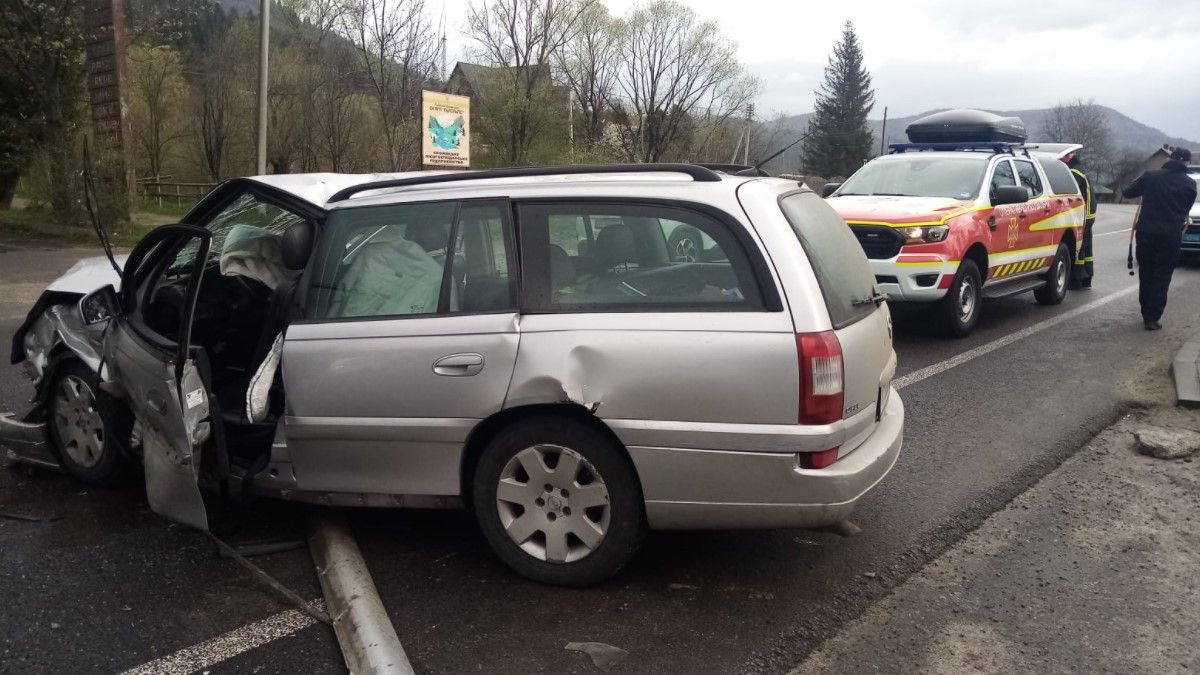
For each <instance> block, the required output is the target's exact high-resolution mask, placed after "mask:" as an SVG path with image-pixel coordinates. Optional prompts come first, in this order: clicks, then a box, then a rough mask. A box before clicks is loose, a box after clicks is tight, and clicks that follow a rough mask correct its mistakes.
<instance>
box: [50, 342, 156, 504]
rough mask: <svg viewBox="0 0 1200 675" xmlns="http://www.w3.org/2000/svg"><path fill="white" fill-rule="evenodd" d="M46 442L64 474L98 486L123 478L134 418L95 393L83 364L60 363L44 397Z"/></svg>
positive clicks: (90, 374) (96, 384)
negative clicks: (46, 429)
mask: <svg viewBox="0 0 1200 675" xmlns="http://www.w3.org/2000/svg"><path fill="white" fill-rule="evenodd" d="M46 426H47V428H48V429H49V436H50V446H51V449H52V450H53V451H54V453H55V455H57V457H58V460H59V462H60V463H61V464H62V466H63V468H64V469H66V471H67V473H69V474H71V475H72V476H74V477H75V478H77V479H78V480H80V481H81V482H83V483H85V484H87V485H92V486H97V487H115V486H119V485H123V484H125V483H126V482H127V480H128V478H129V476H130V474H131V473H132V469H133V466H134V463H133V461H132V460H131V459H130V457H129V456H128V454H127V452H126V450H125V444H126V443H127V442H128V439H129V434H130V431H131V430H132V428H133V416H132V415H131V414H130V413H129V411H128V410H127V409H125V408H124V406H122V405H121V403H120V402H118V401H114V400H112V399H110V398H108V397H106V396H105V395H104V394H102V393H101V392H100V387H99V382H98V379H97V377H96V374H95V373H93V372H92V371H91V369H90V368H88V367H87V366H86V365H84V363H83V362H81V361H79V360H76V359H71V360H69V361H65V362H63V363H61V364H59V366H58V368H57V369H56V370H55V373H54V379H53V382H52V383H51V385H50V389H49V391H48V393H47V397H46Z"/></svg>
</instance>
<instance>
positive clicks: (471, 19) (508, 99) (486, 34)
mask: <svg viewBox="0 0 1200 675" xmlns="http://www.w3.org/2000/svg"><path fill="white" fill-rule="evenodd" d="M594 4H596V0H487V1H485V2H480V3H478V4H476V3H474V2H473V3H472V4H471V5H470V7H469V9H468V10H467V35H468V37H470V38H471V39H472V40H473V41H474V42H475V43H476V46H477V55H478V56H479V57H480V58H482V59H483V60H484V61H486V62H487V64H488V65H491V66H498V67H500V68H501V70H500V71H499V72H498V74H497V76H496V79H497V81H496V82H494V83H492V86H491V87H489V91H486V92H482V95H481V96H479V99H480V100H479V105H478V106H477V109H481V110H480V112H481V113H482V115H481V117H482V118H484V120H483V121H484V123H483V124H480V123H479V122H476V123H475V125H474V126H475V129H476V130H478V131H479V132H480V134H481V135H483V136H484V140H485V141H486V142H487V143H488V145H490V146H491V147H492V148H494V149H495V150H496V151H497V153H498V159H499V160H500V161H501V162H503V163H505V164H508V165H520V164H525V163H527V162H528V159H529V152H530V148H531V146H532V145H533V141H534V139H535V137H536V136H537V134H538V133H539V132H540V131H542V130H543V129H544V128H545V127H546V126H547V125H548V124H549V123H551V122H552V121H553V120H554V118H555V117H559V118H561V117H562V113H561V111H560V112H558V113H555V112H554V111H553V110H547V105H548V104H550V103H551V102H552V101H553V100H554V92H553V89H552V85H553V82H552V76H551V72H550V66H551V63H552V60H553V59H554V57H555V55H556V54H557V53H558V51H559V50H560V49H562V47H563V45H565V44H566V43H567V42H569V41H570V40H571V39H572V38H573V37H574V36H575V34H576V32H577V31H578V30H579V25H580V19H581V17H582V16H583V14H584V13H585V12H587V11H588V10H590V9H591V7H592V6H593V5H594ZM476 93H477V95H478V94H480V92H476ZM562 103H563V108H562V110H565V109H566V105H567V103H568V102H567V101H565V100H564V101H563V102H562Z"/></svg>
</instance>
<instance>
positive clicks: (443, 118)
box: [421, 91, 471, 169]
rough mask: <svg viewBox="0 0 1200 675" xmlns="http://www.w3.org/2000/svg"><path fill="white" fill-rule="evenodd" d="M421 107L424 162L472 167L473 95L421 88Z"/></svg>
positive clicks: (429, 166) (461, 167)
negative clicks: (471, 96) (445, 92)
mask: <svg viewBox="0 0 1200 675" xmlns="http://www.w3.org/2000/svg"><path fill="white" fill-rule="evenodd" d="M421 111H422V114H421V132H422V134H423V136H424V138H423V140H422V141H421V163H422V164H424V165H425V166H426V167H428V168H438V169H467V168H470V166H471V133H470V131H471V129H470V122H471V99H470V98H469V97H467V96H455V95H454V94H443V93H441V92H437V91H422V92H421Z"/></svg>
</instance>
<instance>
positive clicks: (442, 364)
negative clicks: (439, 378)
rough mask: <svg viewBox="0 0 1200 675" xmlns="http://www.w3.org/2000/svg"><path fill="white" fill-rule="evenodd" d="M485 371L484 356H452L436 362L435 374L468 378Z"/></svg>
mask: <svg viewBox="0 0 1200 675" xmlns="http://www.w3.org/2000/svg"><path fill="white" fill-rule="evenodd" d="M481 370H483V355H482V354H451V355H450V356H443V357H442V358H440V359H438V360H437V361H434V363H433V372H435V373H437V374H438V375H445V376H447V377H467V376H469V375H476V374H478V373H479V371H481Z"/></svg>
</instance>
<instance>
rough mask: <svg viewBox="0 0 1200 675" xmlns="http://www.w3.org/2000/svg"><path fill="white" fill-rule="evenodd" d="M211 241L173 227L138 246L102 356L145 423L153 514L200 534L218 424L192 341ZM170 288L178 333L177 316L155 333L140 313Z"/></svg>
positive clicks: (204, 234) (200, 231)
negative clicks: (205, 469) (203, 480)
mask: <svg viewBox="0 0 1200 675" xmlns="http://www.w3.org/2000/svg"><path fill="white" fill-rule="evenodd" d="M211 240H212V235H211V233H210V232H209V231H208V230H206V229H204V228H198V227H192V226H188V225H168V226H164V227H160V228H158V229H156V230H154V231H153V232H151V233H150V234H149V235H147V236H146V238H145V239H143V240H142V242H141V243H140V244H138V246H137V248H135V249H134V250H133V252H132V253H131V254H130V256H129V260H128V262H127V263H126V265H125V270H124V273H123V274H122V278H121V294H120V298H121V310H122V311H121V313H120V315H119V316H117V317H116V318H114V319H113V322H112V325H111V326H110V327H109V335H108V337H107V339H106V340H105V349H104V351H105V360H106V363H107V367H108V373H107V377H105V380H106V381H107V382H109V383H110V385H109V386H111V388H112V389H113V390H114V393H116V394H117V395H119V396H122V397H123V398H124V399H125V400H126V401H127V402H128V404H129V407H130V408H131V409H132V410H133V412H134V414H135V415H136V416H137V419H138V420H139V421H140V422H141V429H142V433H141V436H142V457H143V463H144V465H145V474H146V495H147V498H148V499H149V502H150V508H151V510H153V511H154V512H155V513H158V514H161V515H163V516H166V517H168V518H170V519H172V520H175V521H178V522H180V523H183V524H185V525H190V526H192V527H196V528H199V529H202V530H207V529H208V526H209V522H208V514H207V511H206V509H205V505H204V500H203V498H202V497H201V495H200V486H199V482H200V473H201V467H202V462H201V459H202V455H201V451H202V449H203V448H204V447H205V446H206V445H207V444H208V443H209V440H210V438H211V437H212V435H213V420H212V419H211V416H210V407H209V399H210V396H209V391H208V390H207V387H206V385H205V382H204V376H203V368H204V367H205V366H204V365H203V364H204V354H203V352H202V350H198V349H194V348H192V347H191V346H190V345H189V339H190V336H191V328H192V317H193V313H194V309H195V306H196V297H197V295H198V293H199V289H200V281H201V276H202V275H203V273H204V268H205V264H206V261H207V259H208V251H209V246H210V244H211ZM167 287H170V288H171V290H172V291H173V292H175V294H174V296H173V302H172V303H171V304H170V307H171V310H172V311H175V310H177V312H178V326H177V327H174V326H170V324H172V323H174V315H171V316H172V318H171V319H168V320H165V321H164V319H163V318H162V316H161V314H162V312H161V311H158V310H156V311H157V313H158V314H159V316H158V317H157V318H156V320H155V322H154V323H155V327H154V328H152V327H151V326H150V325H148V324H147V321H146V320H145V319H146V316H145V314H144V311H143V310H145V309H147V307H148V306H150V305H151V304H153V303H154V302H156V300H155V297H156V294H158V293H160V291H161V289H163V288H167ZM180 290H182V293H178V291H180ZM175 305H179V306H178V307H176V306H175ZM164 325H165V326H168V327H170V328H172V330H164V328H163V327H164ZM156 329H157V330H156ZM163 332H166V333H173V335H163V334H162V333H163Z"/></svg>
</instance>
